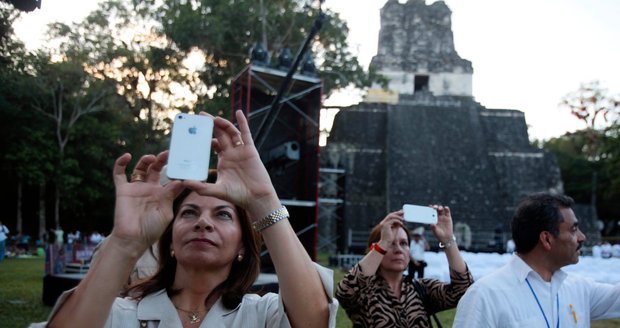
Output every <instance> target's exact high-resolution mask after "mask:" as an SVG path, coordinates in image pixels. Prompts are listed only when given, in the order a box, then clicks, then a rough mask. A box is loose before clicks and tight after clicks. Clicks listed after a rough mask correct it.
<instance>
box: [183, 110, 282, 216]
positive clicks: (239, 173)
mask: <svg viewBox="0 0 620 328" xmlns="http://www.w3.org/2000/svg"><path fill="white" fill-rule="evenodd" d="M235 117H236V119H237V123H238V124H239V128H238V129H237V128H236V127H235V126H234V125H233V124H232V123H231V122H230V121H228V120H226V119H224V118H221V117H216V118H214V129H213V143H212V147H213V150H214V151H215V152H216V153H217V155H218V162H217V181H216V183H214V184H210V183H201V182H198V181H185V182H184V185H185V186H186V187H188V188H191V189H193V190H195V191H196V192H198V193H199V194H201V195H205V196H213V197H217V198H220V199H225V200H227V201H230V202H232V203H234V204H236V205H239V206H241V207H242V208H245V209H246V210H248V211H249V212H250V213H254V214H256V213H263V214H268V213H269V212H271V211H273V210H275V209H276V208H277V207H274V206H273V204H271V203H273V202H274V201H275V202H278V201H277V194H276V192H275V189H274V187H273V184H272V183H271V178H270V177H269V174H268V173H267V169H266V168H265V166H264V165H263V162H262V161H261V159H260V155H259V154H258V150H257V149H256V147H255V146H254V141H253V140H252V134H251V133H250V127H249V125H248V121H247V119H246V118H245V115H244V114H243V111H241V110H238V111H236V112H235ZM261 204H265V209H262V208H261ZM260 215H262V214H260Z"/></svg>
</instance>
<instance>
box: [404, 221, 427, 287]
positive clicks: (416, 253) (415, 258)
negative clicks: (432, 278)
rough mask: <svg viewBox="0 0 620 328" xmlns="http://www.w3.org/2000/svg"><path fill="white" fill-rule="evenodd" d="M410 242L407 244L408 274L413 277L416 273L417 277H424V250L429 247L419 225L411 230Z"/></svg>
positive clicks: (422, 229)
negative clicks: (408, 257) (409, 259)
mask: <svg viewBox="0 0 620 328" xmlns="http://www.w3.org/2000/svg"><path fill="white" fill-rule="evenodd" d="M412 237H413V238H411V243H410V245H409V256H411V261H409V268H408V272H409V274H410V275H411V276H412V277H414V275H415V274H416V273H417V275H418V276H417V279H421V278H423V277H424V268H425V267H426V261H424V252H425V251H427V250H428V249H429V245H428V242H427V241H426V239H425V238H424V228H423V227H419V228H417V229H415V230H413V233H412Z"/></svg>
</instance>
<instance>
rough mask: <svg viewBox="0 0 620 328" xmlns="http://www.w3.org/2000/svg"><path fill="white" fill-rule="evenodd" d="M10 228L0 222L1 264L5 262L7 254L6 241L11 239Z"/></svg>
mask: <svg viewBox="0 0 620 328" xmlns="http://www.w3.org/2000/svg"><path fill="white" fill-rule="evenodd" d="M9 232H10V231H9V228H7V227H6V226H5V225H4V224H3V223H2V221H0V262H2V261H4V255H5V254H6V241H7V239H8V238H9Z"/></svg>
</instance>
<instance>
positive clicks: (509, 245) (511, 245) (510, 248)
mask: <svg viewBox="0 0 620 328" xmlns="http://www.w3.org/2000/svg"><path fill="white" fill-rule="evenodd" d="M515 247H517V246H516V245H515V241H514V240H512V239H508V241H507V242H506V253H508V254H512V253H514V252H515Z"/></svg>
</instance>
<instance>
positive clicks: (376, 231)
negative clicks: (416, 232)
mask: <svg viewBox="0 0 620 328" xmlns="http://www.w3.org/2000/svg"><path fill="white" fill-rule="evenodd" d="M400 227H401V228H402V229H403V230H405V233H407V244H411V232H410V231H409V229H407V227H406V226H405V225H401V226H400ZM380 239H381V224H377V225H376V226H374V227H373V228H372V230H370V235H369V236H368V245H366V246H367V247H366V254H368V252H370V245H372V244H373V243H377V242H379V240H380Z"/></svg>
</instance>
